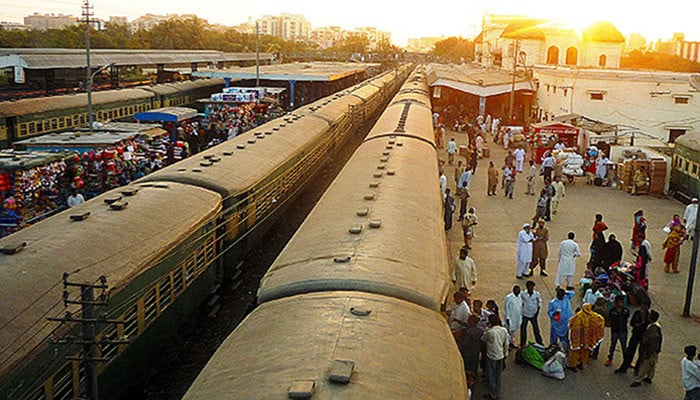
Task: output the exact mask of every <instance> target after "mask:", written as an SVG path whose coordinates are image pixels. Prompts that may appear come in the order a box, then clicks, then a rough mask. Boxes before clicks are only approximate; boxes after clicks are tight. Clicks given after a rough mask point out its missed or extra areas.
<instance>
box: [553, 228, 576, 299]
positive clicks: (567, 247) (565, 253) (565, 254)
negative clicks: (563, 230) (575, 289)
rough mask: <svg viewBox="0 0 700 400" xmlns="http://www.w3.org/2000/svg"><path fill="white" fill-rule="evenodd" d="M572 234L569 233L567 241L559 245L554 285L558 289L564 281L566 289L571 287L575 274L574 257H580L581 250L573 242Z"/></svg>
mask: <svg viewBox="0 0 700 400" xmlns="http://www.w3.org/2000/svg"><path fill="white" fill-rule="evenodd" d="M574 237H575V235H574V233H573V232H569V235H568V239H566V240H562V242H561V244H560V245H559V268H558V270H557V279H556V280H555V281H554V284H555V285H556V286H557V287H559V286H561V284H562V283H564V281H566V283H567V286H566V287H567V288H569V287H572V286H573V281H574V274H575V273H576V257H581V248H580V247H579V246H578V244H577V243H576V242H574Z"/></svg>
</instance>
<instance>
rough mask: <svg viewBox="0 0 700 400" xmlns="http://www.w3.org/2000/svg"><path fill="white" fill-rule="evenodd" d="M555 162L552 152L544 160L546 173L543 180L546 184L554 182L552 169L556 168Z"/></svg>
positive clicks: (543, 164) (543, 167)
mask: <svg viewBox="0 0 700 400" xmlns="http://www.w3.org/2000/svg"><path fill="white" fill-rule="evenodd" d="M555 161H556V160H555V159H554V157H553V156H552V153H551V152H547V155H546V156H545V157H544V159H543V160H542V170H543V171H544V175H543V178H544V181H545V182H547V180H549V181H550V182H551V181H552V168H554V162H555Z"/></svg>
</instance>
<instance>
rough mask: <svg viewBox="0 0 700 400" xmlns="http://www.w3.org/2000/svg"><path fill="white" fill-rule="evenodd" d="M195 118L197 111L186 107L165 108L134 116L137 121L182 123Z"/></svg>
mask: <svg viewBox="0 0 700 400" xmlns="http://www.w3.org/2000/svg"><path fill="white" fill-rule="evenodd" d="M196 116H197V110H195V109H194V108H187V107H165V108H158V109H155V110H151V111H144V112H140V113H137V114H136V115H134V119H135V120H137V121H158V122H182V121H185V120H188V119H192V118H194V117H196Z"/></svg>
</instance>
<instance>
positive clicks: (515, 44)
mask: <svg viewBox="0 0 700 400" xmlns="http://www.w3.org/2000/svg"><path fill="white" fill-rule="evenodd" d="M511 46H512V49H513V79H512V81H511V85H510V106H509V107H508V118H510V121H508V124H509V125H512V124H513V117H514V115H513V108H514V107H515V75H516V72H517V69H518V53H520V40H518V39H515V40H514V41H513V44H512V45H511Z"/></svg>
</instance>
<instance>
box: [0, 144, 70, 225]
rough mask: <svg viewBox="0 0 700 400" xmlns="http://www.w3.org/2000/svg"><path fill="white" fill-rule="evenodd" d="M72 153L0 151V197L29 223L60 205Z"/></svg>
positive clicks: (62, 203)
mask: <svg viewBox="0 0 700 400" xmlns="http://www.w3.org/2000/svg"><path fill="white" fill-rule="evenodd" d="M74 157H76V155H75V153H73V152H69V151H64V152H56V153H47V152H23V151H13V150H7V151H0V200H1V201H2V202H3V204H4V205H5V207H7V208H8V209H10V210H12V211H13V212H15V213H16V214H19V215H20V216H21V217H22V220H23V221H24V222H25V223H31V222H33V221H34V220H39V219H42V218H45V217H47V216H48V215H51V214H53V213H54V212H56V211H57V210H59V209H61V208H63V207H64V201H63V196H62V188H63V186H64V179H65V178H64V174H65V171H66V168H67V164H68V162H69V160H71V159H73V158H74Z"/></svg>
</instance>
